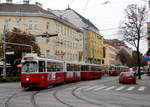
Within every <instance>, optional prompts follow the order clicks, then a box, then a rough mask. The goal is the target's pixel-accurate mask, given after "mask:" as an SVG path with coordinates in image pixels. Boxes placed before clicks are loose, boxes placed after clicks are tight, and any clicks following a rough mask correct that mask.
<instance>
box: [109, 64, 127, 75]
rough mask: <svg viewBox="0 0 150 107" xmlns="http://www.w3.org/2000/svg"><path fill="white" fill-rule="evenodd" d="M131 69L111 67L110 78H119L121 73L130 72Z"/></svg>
mask: <svg viewBox="0 0 150 107" xmlns="http://www.w3.org/2000/svg"><path fill="white" fill-rule="evenodd" d="M128 71H129V68H128V67H126V66H110V67H109V75H110V76H117V75H119V74H120V73H121V72H128Z"/></svg>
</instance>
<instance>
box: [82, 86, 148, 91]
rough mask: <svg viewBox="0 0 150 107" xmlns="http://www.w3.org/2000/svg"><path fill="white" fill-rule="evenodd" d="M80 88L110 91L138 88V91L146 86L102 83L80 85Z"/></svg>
mask: <svg viewBox="0 0 150 107" xmlns="http://www.w3.org/2000/svg"><path fill="white" fill-rule="evenodd" d="M80 89H84V90H86V91H90V90H93V91H99V90H105V91H109V90H115V91H121V90H125V91H132V90H137V91H144V90H145V89H146V87H145V86H141V87H134V86H130V87H128V86H120V87H118V86H105V85H100V86H92V87H91V86H84V87H82V88H81V87H80Z"/></svg>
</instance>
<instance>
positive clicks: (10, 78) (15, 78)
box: [0, 77, 20, 82]
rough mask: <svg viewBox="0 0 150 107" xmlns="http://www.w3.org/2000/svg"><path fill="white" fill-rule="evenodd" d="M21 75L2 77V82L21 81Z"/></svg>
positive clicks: (0, 79)
mask: <svg viewBox="0 0 150 107" xmlns="http://www.w3.org/2000/svg"><path fill="white" fill-rule="evenodd" d="M19 81H20V77H6V78H0V82H19Z"/></svg>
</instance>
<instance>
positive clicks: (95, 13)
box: [1, 0, 148, 53]
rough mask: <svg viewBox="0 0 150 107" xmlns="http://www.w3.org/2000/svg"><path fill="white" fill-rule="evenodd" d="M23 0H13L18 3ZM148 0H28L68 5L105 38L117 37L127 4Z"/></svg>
mask: <svg viewBox="0 0 150 107" xmlns="http://www.w3.org/2000/svg"><path fill="white" fill-rule="evenodd" d="M21 1H23V0H13V2H15V3H19V2H21ZM146 1H148V0H30V2H31V3H35V2H39V3H42V5H43V8H44V9H47V8H50V9H52V10H63V9H66V8H67V7H68V5H69V6H70V8H72V9H74V10H75V11H76V12H78V13H79V14H81V15H82V16H84V17H85V18H87V19H89V20H90V21H91V22H92V23H93V24H94V25H95V26H96V27H98V28H99V30H100V34H102V36H103V37H104V38H105V39H112V38H119V35H117V33H118V26H119V23H120V21H121V20H122V19H123V17H124V9H125V8H126V6H127V5H128V4H138V5H146V6H148V2H146ZM1 2H5V0H1ZM140 51H141V52H142V53H145V52H146V51H147V41H146V40H144V41H143V42H142V43H141V48H140Z"/></svg>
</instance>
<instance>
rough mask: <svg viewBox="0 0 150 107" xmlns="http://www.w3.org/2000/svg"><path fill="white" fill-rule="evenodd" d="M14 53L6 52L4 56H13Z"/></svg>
mask: <svg viewBox="0 0 150 107" xmlns="http://www.w3.org/2000/svg"><path fill="white" fill-rule="evenodd" d="M14 54H15V52H6V55H14Z"/></svg>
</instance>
